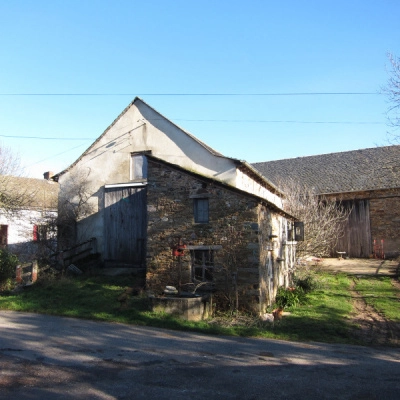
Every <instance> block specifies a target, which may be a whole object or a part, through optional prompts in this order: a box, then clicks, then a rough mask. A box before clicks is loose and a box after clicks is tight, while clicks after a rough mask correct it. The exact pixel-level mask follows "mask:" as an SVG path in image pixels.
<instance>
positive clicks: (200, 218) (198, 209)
mask: <svg viewBox="0 0 400 400" xmlns="http://www.w3.org/2000/svg"><path fill="white" fill-rule="evenodd" d="M193 206H194V222H197V223H207V222H208V220H209V219H208V199H193Z"/></svg>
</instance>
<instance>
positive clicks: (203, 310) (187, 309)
mask: <svg viewBox="0 0 400 400" xmlns="http://www.w3.org/2000/svg"><path fill="white" fill-rule="evenodd" d="M150 304H151V308H152V310H153V311H155V312H164V313H166V314H170V315H173V316H175V317H179V318H182V319H185V320H188V321H201V320H203V319H206V318H208V315H209V309H210V296H209V295H198V294H191V293H190V294H189V293H188V294H185V293H181V294H177V295H166V296H162V297H155V296H154V297H150Z"/></svg>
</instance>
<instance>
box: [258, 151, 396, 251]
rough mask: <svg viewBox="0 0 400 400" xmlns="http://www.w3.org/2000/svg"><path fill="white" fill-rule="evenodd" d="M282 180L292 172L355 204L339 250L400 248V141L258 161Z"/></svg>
mask: <svg viewBox="0 0 400 400" xmlns="http://www.w3.org/2000/svg"><path fill="white" fill-rule="evenodd" d="M253 167H255V168H256V169H257V170H258V171H260V173H262V175H263V176H265V177H266V178H267V179H268V180H270V181H271V182H274V183H275V185H278V183H279V182H281V181H282V179H284V178H285V177H287V176H291V177H292V179H294V180H295V181H297V182H300V183H301V184H304V185H305V186H306V187H309V188H312V189H314V190H315V192H316V193H317V194H319V195H320V196H324V197H325V198H328V199H329V198H330V199H334V200H338V201H341V202H342V204H343V205H345V206H346V207H348V208H351V209H352V212H351V213H350V216H349V219H348V223H347V226H346V230H345V235H344V236H343V237H342V238H340V239H339V243H338V245H337V248H336V249H333V252H335V251H336V250H339V251H345V252H346V254H347V255H348V256H350V257H370V256H377V257H382V256H386V257H388V258H389V257H394V256H396V255H398V254H399V253H400V146H384V147H374V148H370V149H361V150H355V151H346V152H340V153H331V154H322V155H317V156H309V157H298V158H291V159H284V160H277V161H268V162H260V163H255V164H253Z"/></svg>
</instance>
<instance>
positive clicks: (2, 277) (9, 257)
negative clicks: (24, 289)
mask: <svg viewBox="0 0 400 400" xmlns="http://www.w3.org/2000/svg"><path fill="white" fill-rule="evenodd" d="M18 263H19V261H18V257H17V256H16V255H15V254H12V253H10V252H9V251H8V250H4V249H0V286H3V285H4V284H6V283H7V281H9V280H11V279H12V278H14V277H15V268H16V266H17V265H18Z"/></svg>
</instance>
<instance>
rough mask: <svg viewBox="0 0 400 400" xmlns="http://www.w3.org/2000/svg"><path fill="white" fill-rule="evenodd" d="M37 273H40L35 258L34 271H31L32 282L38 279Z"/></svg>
mask: <svg viewBox="0 0 400 400" xmlns="http://www.w3.org/2000/svg"><path fill="white" fill-rule="evenodd" d="M37 275H38V262H37V261H36V260H35V261H33V262H32V272H31V281H32V283H34V282H36V281H37Z"/></svg>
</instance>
